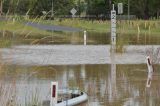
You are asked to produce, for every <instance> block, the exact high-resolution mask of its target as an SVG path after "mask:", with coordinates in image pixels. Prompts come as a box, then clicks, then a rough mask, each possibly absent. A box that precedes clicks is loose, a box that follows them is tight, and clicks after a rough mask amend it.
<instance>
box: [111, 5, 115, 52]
mask: <svg viewBox="0 0 160 106" xmlns="http://www.w3.org/2000/svg"><path fill="white" fill-rule="evenodd" d="M111 43H112V50H115V47H116V11H115V10H114V4H113V10H111Z"/></svg>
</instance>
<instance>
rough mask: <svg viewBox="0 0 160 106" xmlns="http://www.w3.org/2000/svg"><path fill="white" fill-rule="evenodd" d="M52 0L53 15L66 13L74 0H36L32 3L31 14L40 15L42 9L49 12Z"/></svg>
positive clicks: (72, 5)
mask: <svg viewBox="0 0 160 106" xmlns="http://www.w3.org/2000/svg"><path fill="white" fill-rule="evenodd" d="M52 2H53V11H54V12H53V13H54V15H68V14H69V13H70V10H71V9H72V8H73V7H74V6H75V5H74V0H38V1H36V3H35V4H34V6H33V8H32V10H31V14H32V15H34V16H37V15H38V16H41V15H43V14H42V11H46V12H51V10H52Z"/></svg>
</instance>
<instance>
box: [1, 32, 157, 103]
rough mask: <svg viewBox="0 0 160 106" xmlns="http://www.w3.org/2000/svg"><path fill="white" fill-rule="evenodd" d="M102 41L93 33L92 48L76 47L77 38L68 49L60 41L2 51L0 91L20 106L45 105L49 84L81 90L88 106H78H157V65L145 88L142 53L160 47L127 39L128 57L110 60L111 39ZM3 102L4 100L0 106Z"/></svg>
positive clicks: (145, 79)
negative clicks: (29, 105)
mask: <svg viewBox="0 0 160 106" xmlns="http://www.w3.org/2000/svg"><path fill="white" fill-rule="evenodd" d="M90 37H91V36H90ZM104 38H106V36H101V37H98V35H97V34H96V35H95V36H93V37H91V38H89V37H88V42H89V44H90V46H83V42H81V43H77V42H78V41H79V40H77V42H76V39H77V38H76V37H74V36H72V37H71V39H70V44H69V45H64V44H66V43H62V42H61V45H36V46H28V45H27V46H24V45H21V46H15V45H14V47H12V48H7V49H6V48H4V49H1V58H2V60H4V61H3V62H1V65H0V66H1V67H0V68H1V71H0V80H1V81H0V83H1V86H2V85H3V86H2V87H1V86H0V87H1V88H5V90H3V92H6V93H5V94H6V95H7V97H8V98H9V97H10V96H11V97H13V98H14V99H15V101H17V102H18V103H17V104H21V105H22V106H26V104H28V103H32V104H36V103H37V102H41V103H42V102H43V101H45V100H49V99H50V95H51V94H50V83H51V81H58V83H59V89H64V90H67V89H69V88H70V89H75V88H79V89H80V90H82V91H84V92H86V93H87V94H88V101H87V102H86V103H83V104H80V105H79V106H159V105H160V101H159V100H160V85H159V82H160V71H159V70H160V66H159V65H155V68H154V69H155V71H154V73H153V75H152V80H151V85H150V87H147V85H146V84H147V79H148V70H147V65H146V63H145V58H146V57H145V48H149V47H153V46H154V47H156V48H157V47H159V45H158V44H159V42H158V41H157V40H156V39H155V40H154V41H155V42H151V41H149V40H148V39H146V42H145V41H144V42H141V43H136V42H137V41H136V42H135V41H134V39H132V40H129V41H132V43H129V45H128V48H127V49H126V52H125V53H123V54H115V55H114V56H115V57H114V58H113V57H112V56H111V55H112V54H110V46H109V45H104V44H109V41H110V38H107V39H108V41H107V40H105V39H104ZM151 39H154V38H151ZM158 39H159V38H158ZM133 42H134V43H133ZM149 42H150V43H149ZM56 44H57V43H56ZM73 44H74V45H73ZM77 44H81V45H77ZM91 44H94V45H91ZM131 44H132V45H131ZM133 44H134V45H133ZM145 44H146V45H145ZM150 44H155V45H150ZM135 45H136V46H135ZM148 45H149V46H148ZM114 59H115V60H114ZM6 60H7V61H6ZM8 60H9V62H8ZM86 61H87V62H86ZM38 62H39V63H38ZM4 63H5V64H4ZM24 63H25V64H24ZM42 63H43V64H42ZM44 63H45V64H44ZM13 95H14V96H13ZM5 97H6V96H5ZM2 99H4V97H3V95H1V99H0V100H1V101H0V103H1V104H2Z"/></svg>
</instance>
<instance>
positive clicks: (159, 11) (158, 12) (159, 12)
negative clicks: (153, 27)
mask: <svg viewBox="0 0 160 106" xmlns="http://www.w3.org/2000/svg"><path fill="white" fill-rule="evenodd" d="M159 14H160V9H159V10H158V11H157V19H159V18H160V17H159Z"/></svg>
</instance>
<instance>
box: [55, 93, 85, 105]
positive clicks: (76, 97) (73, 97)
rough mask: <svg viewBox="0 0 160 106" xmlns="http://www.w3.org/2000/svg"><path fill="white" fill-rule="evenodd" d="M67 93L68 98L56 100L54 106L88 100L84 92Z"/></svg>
mask: <svg viewBox="0 0 160 106" xmlns="http://www.w3.org/2000/svg"><path fill="white" fill-rule="evenodd" d="M69 92H72V91H69ZM69 95H70V96H69V98H66V100H58V102H57V104H55V106H75V105H78V104H80V103H83V102H86V101H87V100H88V96H87V94H86V93H85V92H79V91H78V92H77V91H76V92H75V91H74V92H72V93H69Z"/></svg>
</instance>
